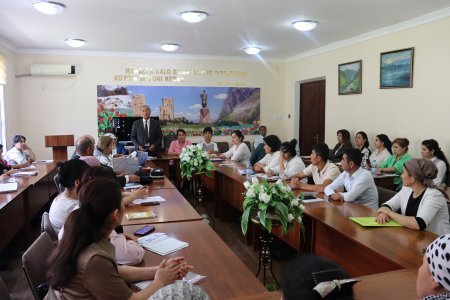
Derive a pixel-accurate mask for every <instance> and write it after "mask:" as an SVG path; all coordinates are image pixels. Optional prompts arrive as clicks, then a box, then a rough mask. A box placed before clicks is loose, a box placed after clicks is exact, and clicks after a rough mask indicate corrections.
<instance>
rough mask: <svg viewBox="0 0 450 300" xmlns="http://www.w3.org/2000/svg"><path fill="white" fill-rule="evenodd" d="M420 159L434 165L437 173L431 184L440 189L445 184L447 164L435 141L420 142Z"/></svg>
mask: <svg viewBox="0 0 450 300" xmlns="http://www.w3.org/2000/svg"><path fill="white" fill-rule="evenodd" d="M422 158H426V159H430V160H431V161H432V162H433V163H434V165H435V166H436V168H437V170H438V172H437V175H436V178H435V179H434V180H433V183H434V185H435V186H438V187H442V186H443V185H444V184H445V174H447V171H448V168H449V164H448V161H447V158H446V157H445V154H444V152H442V150H441V148H440V147H439V143H438V142H437V141H436V140H433V139H431V140H425V141H423V142H422Z"/></svg>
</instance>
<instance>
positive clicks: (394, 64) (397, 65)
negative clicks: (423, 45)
mask: <svg viewBox="0 0 450 300" xmlns="http://www.w3.org/2000/svg"><path fill="white" fill-rule="evenodd" d="M413 64H414V48H413V47H412V48H406V49H401V50H395V51H390V52H383V53H381V55H380V88H381V89H391V88H412V86H413Z"/></svg>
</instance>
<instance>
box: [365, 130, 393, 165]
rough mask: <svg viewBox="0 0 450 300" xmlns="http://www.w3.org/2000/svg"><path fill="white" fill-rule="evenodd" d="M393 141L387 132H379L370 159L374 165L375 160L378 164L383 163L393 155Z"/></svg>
mask: <svg viewBox="0 0 450 300" xmlns="http://www.w3.org/2000/svg"><path fill="white" fill-rule="evenodd" d="M391 148H392V142H391V140H390V139H389V137H388V136H387V135H385V134H379V135H377V136H376V138H375V150H374V151H373V153H372V154H371V155H370V157H369V160H370V164H371V165H372V163H373V161H374V160H375V161H376V163H377V166H379V165H381V164H382V163H384V162H385V161H386V159H388V158H389V156H391V155H392V150H391Z"/></svg>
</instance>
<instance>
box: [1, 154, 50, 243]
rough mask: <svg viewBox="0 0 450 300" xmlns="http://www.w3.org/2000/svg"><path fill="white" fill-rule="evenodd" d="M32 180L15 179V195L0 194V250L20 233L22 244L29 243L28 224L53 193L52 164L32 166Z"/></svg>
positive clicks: (29, 228)
mask: <svg viewBox="0 0 450 300" xmlns="http://www.w3.org/2000/svg"><path fill="white" fill-rule="evenodd" d="M36 171H38V174H37V175H36V176H27V177H18V178H16V180H17V183H18V189H17V192H12V193H3V194H0V228H2V234H1V235H0V250H2V249H3V248H4V247H5V246H6V245H7V244H8V243H9V242H10V241H11V240H12V239H13V238H14V237H15V236H16V235H17V234H18V233H19V232H20V231H21V230H23V232H22V234H23V237H22V240H23V241H24V242H25V244H28V243H29V242H30V240H31V235H32V234H31V220H32V219H33V218H34V217H35V216H36V214H37V213H38V212H39V211H40V210H41V209H42V208H43V207H44V206H45V205H46V204H47V202H48V201H49V199H50V197H51V196H53V194H55V193H56V186H55V183H54V181H53V177H54V176H55V175H56V173H57V170H56V164H54V163H50V164H36Z"/></svg>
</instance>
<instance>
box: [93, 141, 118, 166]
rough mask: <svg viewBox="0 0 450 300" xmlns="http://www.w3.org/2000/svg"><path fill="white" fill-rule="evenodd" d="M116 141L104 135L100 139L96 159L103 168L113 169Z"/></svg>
mask: <svg viewBox="0 0 450 300" xmlns="http://www.w3.org/2000/svg"><path fill="white" fill-rule="evenodd" d="M114 142H115V141H114V139H113V138H112V137H111V136H109V135H106V134H105V135H102V136H101V137H100V138H99V139H98V143H97V148H96V150H97V151H95V154H94V155H95V157H97V159H98V160H99V161H100V163H101V164H102V165H103V166H107V167H111V168H112V167H113V155H112V149H113V148H114Z"/></svg>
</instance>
